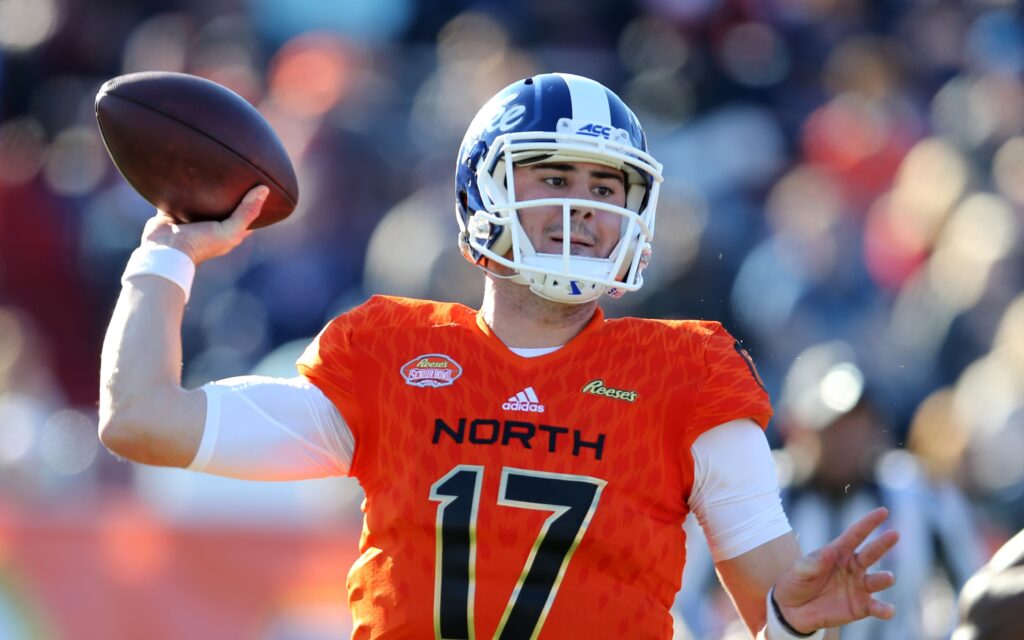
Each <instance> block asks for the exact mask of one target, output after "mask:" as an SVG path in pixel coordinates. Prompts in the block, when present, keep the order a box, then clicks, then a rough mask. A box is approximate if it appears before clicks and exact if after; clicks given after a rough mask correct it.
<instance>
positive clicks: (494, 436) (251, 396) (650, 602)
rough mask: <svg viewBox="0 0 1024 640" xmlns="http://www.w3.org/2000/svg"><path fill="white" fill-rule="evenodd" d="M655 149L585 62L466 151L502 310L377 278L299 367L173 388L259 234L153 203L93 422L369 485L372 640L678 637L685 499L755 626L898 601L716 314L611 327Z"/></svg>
mask: <svg viewBox="0 0 1024 640" xmlns="http://www.w3.org/2000/svg"><path fill="white" fill-rule="evenodd" d="M661 182H662V167H661V165H660V164H659V163H658V162H657V161H656V160H655V159H654V158H653V157H652V156H651V154H650V153H649V152H648V149H647V142H646V139H645V136H644V133H643V130H642V129H641V127H640V123H639V122H638V121H637V118H636V117H635V115H634V114H633V112H632V111H631V110H630V109H629V108H628V107H627V106H626V105H625V104H624V103H623V102H622V101H621V100H620V99H619V98H618V97H617V96H616V95H615V94H614V93H612V92H611V91H609V90H608V89H607V88H605V87H604V86H602V85H601V84H599V83H597V82H594V81H593V80H590V79H587V78H582V77H578V76H572V75H567V74H543V75H537V76H534V77H531V78H526V79H524V80H522V81H520V82H517V83H515V84H513V85H511V86H509V87H507V88H505V89H504V90H502V91H501V92H499V93H498V94H497V95H496V96H494V98H493V99H491V100H490V101H489V102H488V103H487V104H486V105H484V107H483V108H482V109H481V110H480V112H479V114H478V115H477V116H476V118H475V119H474V120H473V122H472V123H471V124H470V126H469V130H468V131H467V133H466V136H465V139H464V140H463V143H462V147H461V149H460V150H459V154H458V162H457V166H456V185H455V209H456V214H457V219H458V223H459V236H458V242H459V246H460V248H461V250H462V252H463V254H464V255H465V256H466V258H467V259H469V260H470V261H471V262H472V263H473V264H475V265H477V266H479V267H480V268H481V269H483V270H484V272H485V273H486V277H485V288H484V295H483V302H482V304H481V306H480V309H478V310H474V309H470V308H467V307H464V306H461V305H457V304H449V303H442V302H433V301H427V300H412V299H404V298H394V297H384V296H375V297H373V298H372V299H370V300H369V301H368V302H366V303H365V304H363V305H362V306H360V307H358V308H356V309H353V310H352V311H349V312H347V313H344V314H342V315H340V316H339V317H337V318H335V319H334V320H332V321H331V322H330V323H329V324H328V325H327V326H326V327H325V328H324V329H323V331H322V332H321V333H320V335H319V336H317V338H316V339H315V340H314V341H313V342H312V343H311V344H310V345H309V347H308V349H307V350H306V352H305V354H304V355H303V356H302V357H301V359H300V360H299V362H298V369H299V372H300V374H301V375H299V376H298V377H296V378H293V379H270V378H261V377H254V376H245V377H240V378H232V379H227V380H220V381H215V382H212V383H210V384H207V385H204V386H203V387H202V388H200V389H193V390H186V389H183V388H182V387H181V382H180V371H179V368H180V364H181V345H180V338H179V332H180V322H181V318H182V313H183V309H184V305H185V302H186V301H187V299H188V293H189V290H190V286H191V281H192V277H193V274H194V270H195V265H197V264H199V263H201V262H203V261H205V260H208V259H210V258H213V257H215V256H218V255H223V254H225V253H227V252H229V251H230V250H231V249H233V248H234V247H236V246H237V245H238V244H239V243H241V242H242V241H244V240H245V238H246V237H247V236H248V235H249V233H250V231H248V230H247V227H248V225H249V223H250V221H252V220H253V219H254V218H255V216H256V215H257V213H258V211H259V209H260V206H261V204H262V202H263V200H264V198H265V197H266V189H265V188H262V187H260V188H256V189H254V190H252V191H251V192H250V193H249V194H248V195H247V196H246V197H245V199H244V200H243V202H242V203H241V204H240V205H239V206H238V208H237V210H236V211H235V212H234V214H233V215H232V216H231V217H230V218H229V219H227V220H225V221H224V222H219V223H217V222H202V223H195V224H188V225H176V224H174V223H173V222H172V221H171V220H170V219H168V218H167V217H166V216H164V215H161V214H158V215H157V216H156V217H154V218H152V219H151V220H149V222H148V223H147V224H146V227H145V230H144V232H143V242H142V245H141V247H140V248H139V249H138V250H137V251H136V252H135V253H134V254H133V256H132V258H131V259H130V260H129V264H128V267H127V269H126V271H125V274H124V276H123V282H124V288H123V290H122V293H121V296H120V298H119V300H118V303H117V307H116V309H115V311H114V317H113V319H112V321H111V324H110V328H109V330H108V333H107V337H106V341H105V344H104V348H103V359H102V371H101V378H102V389H101V396H102V397H101V405H100V414H101V419H100V435H101V438H102V440H103V442H104V444H106V446H107V447H108V448H109V449H110V450H112V451H113V452H115V453H117V454H119V455H122V456H124V457H126V458H129V459H132V460H135V461H138V462H142V463H146V464H155V465H167V466H177V467H186V468H189V469H194V470H197V471H203V472H207V473H214V474H220V475H225V476H232V477H237V478H252V479H261V480H275V479H281V480H284V479H297V478H312V477H322V476H330V475H349V476H353V477H355V478H357V479H358V480H359V482H360V483H361V485H362V487H363V489H364V490H365V493H366V501H365V503H364V511H365V518H364V526H363V533H362V537H361V540H360V551H361V553H362V555H361V557H360V559H359V560H358V561H357V562H356V564H355V566H354V567H353V568H352V571H351V573H350V574H349V578H348V596H349V605H350V607H351V609H352V615H353V620H354V624H355V637H359V638H378V637H379V638H384V637H396V638H425V637H435V638H475V637H496V638H627V637H628V638H670V637H672V633H673V629H672V617H671V614H670V608H671V606H672V602H673V596H674V594H675V592H676V591H677V590H678V588H679V581H680V576H681V575H682V568H683V564H684V561H685V546H684V534H683V531H682V528H681V525H682V522H683V519H684V518H685V517H686V515H687V514H688V513H689V512H690V511H693V512H694V513H695V514H696V516H697V517H698V519H699V520H700V522H701V524H702V526H703V528H704V531H705V533H706V535H707V537H708V539H709V541H710V544H711V548H712V550H713V553H714V558H715V561H716V566H717V568H718V572H719V574H720V576H721V579H722V581H723V583H724V584H725V586H726V587H727V589H728V590H729V593H730V594H731V596H732V598H733V601H734V602H735V605H736V608H737V610H738V611H739V613H740V615H741V616H742V617H743V619H744V621H745V622H746V624H747V626H748V627H749V629H750V631H751V633H752V634H760V636H761V637H766V638H772V639H774V640H779V639H782V638H805V637H814V638H820V637H823V636H824V635H825V629H826V628H829V627H836V626H839V625H841V624H843V623H845V622H848V621H851V620H855V619H859V618H862V617H865V616H876V617H879V618H888V617H890V616H891V615H892V613H893V611H892V608H891V605H888V604H886V603H883V602H880V601H877V600H876V599H874V597H873V594H874V593H876V592H878V591H881V590H883V589H885V588H887V587H888V586H890V585H891V584H892V583H893V580H894V578H893V576H892V575H891V574H889V573H887V572H876V573H870V572H869V571H868V569H869V567H871V566H872V565H873V564H874V563H875V562H877V561H878V560H879V558H881V557H882V556H883V555H884V554H885V553H886V552H887V550H888V549H889V548H891V547H892V545H893V544H894V543H895V541H896V538H897V535H896V533H895V532H892V531H889V532H886V533H883V534H880V535H878V536H876V537H874V538H873V539H872V541H870V542H867V543H865V544H862V543H864V541H865V540H866V539H867V537H868V536H869V534H871V533H872V532H873V531H874V530H875V529H876V528H877V527H879V525H880V524H881V523H882V521H883V520H884V518H885V511H884V510H881V509H880V510H876V511H873V512H871V513H868V514H866V515H865V516H864V517H863V518H862V519H861V520H860V521H858V522H857V523H855V524H854V525H852V526H851V527H850V528H849V529H848V530H847V531H846V532H845V533H843V534H842V535H840V536H839V537H838V538H836V539H835V540H834V541H833V542H832V543H830V544H829V545H827V546H825V547H824V548H822V549H820V550H818V551H817V552H815V553H814V554H811V555H809V556H801V553H800V550H799V548H798V545H797V542H796V539H795V537H794V535H793V534H792V532H791V530H790V527H789V524H788V522H787V519H786V516H785V514H784V513H783V511H782V508H781V506H780V501H779V495H778V487H777V484H776V480H775V470H774V466H773V462H772V457H771V454H770V451H769V448H768V444H767V441H766V438H765V436H764V433H763V429H764V427H765V425H766V424H767V422H768V420H769V418H770V417H771V413H772V410H771V407H770V404H769V401H768V397H767V394H766V393H765V391H764V389H763V388H762V386H761V384H760V380H759V378H758V377H757V373H756V371H755V369H754V366H753V363H752V362H751V360H750V358H749V356H747V354H746V352H745V351H744V350H743V349H742V348H740V347H739V344H738V342H737V341H736V340H735V339H733V338H732V337H731V336H730V335H729V334H728V333H727V332H726V331H725V330H724V329H723V328H722V326H721V325H720V324H718V323H716V322H697V321H663V320H644V319H636V318H623V319H616V320H612V319H607V318H605V317H604V315H603V313H602V311H601V309H600V307H599V306H598V300H599V298H600V297H601V296H602V295H605V294H607V295H611V296H618V295H622V294H624V293H627V292H630V291H635V290H637V289H639V288H640V287H641V286H642V284H643V270H644V267H645V266H646V265H647V263H648V260H649V259H650V256H651V249H652V242H653V238H654V230H655V212H656V209H657V204H658V192H659V188H660V185H661Z"/></svg>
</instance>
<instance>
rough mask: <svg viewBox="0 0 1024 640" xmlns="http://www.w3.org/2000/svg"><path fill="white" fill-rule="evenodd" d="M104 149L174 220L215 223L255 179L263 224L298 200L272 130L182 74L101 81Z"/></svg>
mask: <svg viewBox="0 0 1024 640" xmlns="http://www.w3.org/2000/svg"><path fill="white" fill-rule="evenodd" d="M96 121H97V122H98V123H99V127H100V134H101V135H102V136H103V143H104V144H105V145H106V147H107V152H108V153H109V154H110V157H111V159H113V161H114V164H115V165H116V166H117V168H118V170H119V171H120V172H121V174H122V175H123V176H124V177H125V179H127V180H128V182H129V183H130V184H131V185H132V186H133V187H135V190H136V191H138V192H139V193H140V194H141V195H142V197H144V198H145V199H146V200H148V201H149V202H151V203H152V204H153V205H155V206H156V207H158V208H160V209H161V210H163V211H166V212H167V213H168V214H170V215H171V217H173V218H174V219H175V220H178V221H179V222H198V221H201V220H223V219H224V218H226V217H228V216H229V215H231V212H232V211H234V209H235V207H236V206H237V205H238V203H239V202H240V201H241V199H242V196H244V195H245V193H246V192H247V191H248V190H249V189H251V188H252V187H255V186H256V185H258V184H265V185H267V186H268V187H269V188H270V195H269V196H268V198H267V201H266V203H265V204H264V205H263V210H262V211H261V213H260V217H259V218H257V220H256V221H255V222H254V223H253V224H252V225H251V226H252V227H253V228H256V227H265V226H267V225H268V224H273V223H275V222H278V221H279V220H282V219H284V218H286V217H287V216H288V214H290V213H291V212H292V211H293V210H294V209H295V205H296V203H297V202H298V199H299V185H298V180H297V179H296V178H295V169H294V168H293V167H292V162H291V159H289V157H288V153H287V152H286V151H285V149H284V146H283V145H282V144H281V141H280V140H279V139H278V137H277V135H276V134H275V133H274V130H273V129H272V128H271V126H270V125H269V124H268V123H267V121H266V120H265V119H264V118H263V116H262V115H260V112H259V111H257V110H256V108H255V107H253V106H252V105H251V104H249V103H248V102H246V100H245V99H244V98H242V97H241V96H239V95H238V94H236V93H234V92H233V91H231V90H229V89H227V88H225V87H223V86H221V85H219V84H217V83H216V82H212V81H210V80H206V79H204V78H199V77H197V76H192V75H188V74H184V73H169V72H142V73H131V74H128V75H124V76H118V77H116V78H113V79H112V80H108V81H107V82H106V83H104V85H103V87H102V88H100V91H99V93H98V94H96Z"/></svg>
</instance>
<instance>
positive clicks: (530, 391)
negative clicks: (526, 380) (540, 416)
mask: <svg viewBox="0 0 1024 640" xmlns="http://www.w3.org/2000/svg"><path fill="white" fill-rule="evenodd" d="M525 391H526V397H527V398H529V399H530V402H534V403H536V402H540V400H538V399H537V394H536V392H534V390H533V387H526V389H525Z"/></svg>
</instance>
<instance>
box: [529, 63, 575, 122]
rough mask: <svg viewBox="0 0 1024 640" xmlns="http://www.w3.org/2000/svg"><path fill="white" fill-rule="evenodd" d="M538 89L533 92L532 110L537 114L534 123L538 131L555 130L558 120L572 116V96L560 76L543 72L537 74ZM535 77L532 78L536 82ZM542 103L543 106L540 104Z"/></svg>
mask: <svg viewBox="0 0 1024 640" xmlns="http://www.w3.org/2000/svg"><path fill="white" fill-rule="evenodd" d="M539 77H540V78H542V79H541V81H540V84H541V86H540V91H537V92H535V93H534V103H533V112H534V113H535V114H537V121H536V123H535V125H534V127H532V128H534V129H535V130H538V131H557V130H558V129H557V127H558V120H559V119H561V118H571V117H572V96H571V95H570V93H569V85H568V84H566V82H565V80H563V79H562V78H561V77H560V76H557V75H554V74H545V75H543V76H539ZM536 80H537V78H534V81H535V82H536ZM542 104H543V108H542V107H541V105H542Z"/></svg>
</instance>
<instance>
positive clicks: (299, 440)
mask: <svg viewBox="0 0 1024 640" xmlns="http://www.w3.org/2000/svg"><path fill="white" fill-rule="evenodd" d="M203 391H204V392H205V394H206V425H205V429H204V431H203V438H202V442H201V443H200V445H199V450H198V452H197V453H196V456H195V458H194V459H193V460H192V463H191V464H190V465H189V467H188V468H189V469H192V470H194V471H203V472H206V473H211V474H215V475H219V476H227V477H231V478H241V479H245V480H303V479H309V478H323V477H330V476H343V475H346V474H347V473H348V470H349V466H350V464H351V462H352V455H353V453H354V451H355V440H354V438H353V436H352V432H351V430H350V429H349V428H348V425H346V424H345V420H344V419H343V418H342V416H341V414H340V413H339V412H338V409H337V407H335V406H334V403H332V402H331V401H330V400H329V399H328V398H327V396H325V395H324V393H323V392H322V391H321V390H320V389H319V388H318V387H316V386H315V385H313V384H312V383H311V382H309V380H307V379H306V378H304V377H297V378H289V379H283V378H269V377H263V376H242V377H238V378H228V379H226V380H218V381H216V382H211V383H209V384H207V385H205V386H203ZM690 451H691V454H692V456H693V466H694V482H693V489H692V491H691V493H690V498H689V501H688V504H689V507H690V510H691V511H692V512H693V513H694V514H695V515H696V517H697V520H698V522H699V523H700V525H701V527H702V528H703V529H704V534H705V536H706V537H707V539H708V544H709V546H710V548H711V552H712V556H713V557H714V559H715V561H716V562H717V561H719V560H728V559H730V558H735V557H736V556H738V555H741V554H743V553H746V552H747V551H750V550H751V549H754V548H756V547H758V546H760V545H762V544H764V543H766V542H769V541H771V540H774V539H775V538H777V537H779V536H781V535H783V534H785V533H787V532H789V531H790V526H789V522H788V520H787V519H786V514H785V513H784V512H783V510H782V503H781V501H780V499H779V488H778V482H777V480H776V476H775V463H774V460H773V459H772V455H771V450H770V449H769V447H768V441H767V439H766V438H765V436H764V432H763V431H762V430H761V428H760V427H758V426H757V425H756V424H754V422H753V421H751V420H735V421H732V422H728V423H725V424H722V425H719V426H717V427H714V428H712V429H710V430H709V431H707V432H706V433H704V434H702V435H701V436H700V437H698V438H697V440H696V441H695V442H694V443H693V446H692V448H691V450H690Z"/></svg>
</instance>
